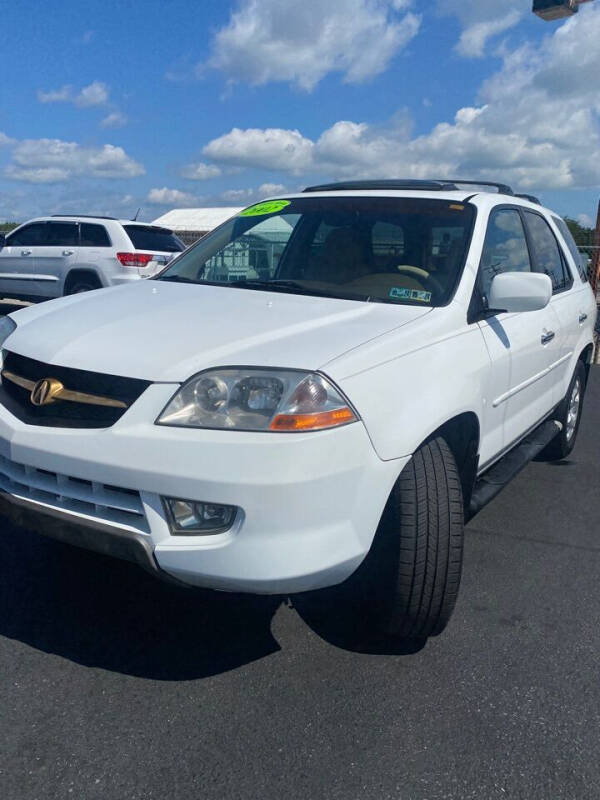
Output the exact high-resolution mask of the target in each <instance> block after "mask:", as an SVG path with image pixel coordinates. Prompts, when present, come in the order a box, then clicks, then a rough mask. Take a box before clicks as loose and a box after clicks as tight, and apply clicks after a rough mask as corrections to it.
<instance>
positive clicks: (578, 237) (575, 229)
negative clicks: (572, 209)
mask: <svg viewBox="0 0 600 800" xmlns="http://www.w3.org/2000/svg"><path fill="white" fill-rule="evenodd" d="M565 222H566V223H567V225H568V227H569V230H570V231H571V235H572V236H573V238H574V239H575V244H576V245H577V247H592V246H593V244H594V229H593V228H586V227H584V226H583V225H581V224H580V223H579V222H577V220H576V219H571V217H565Z"/></svg>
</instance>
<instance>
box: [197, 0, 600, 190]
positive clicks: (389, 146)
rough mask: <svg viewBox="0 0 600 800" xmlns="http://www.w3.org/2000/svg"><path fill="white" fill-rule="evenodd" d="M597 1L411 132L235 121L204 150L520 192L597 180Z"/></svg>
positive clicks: (259, 161)
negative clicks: (475, 95) (312, 134)
mask: <svg viewBox="0 0 600 800" xmlns="http://www.w3.org/2000/svg"><path fill="white" fill-rule="evenodd" d="M598 41H600V5H590V6H588V7H587V9H586V10H585V11H583V10H582V11H581V13H580V14H578V15H577V16H576V17H573V18H572V19H570V20H569V21H568V22H566V23H564V24H563V25H562V26H560V27H558V28H554V27H553V28H552V34H551V35H549V36H548V37H547V38H546V39H545V40H544V41H543V42H542V43H540V44H539V45H537V46H535V47H534V46H532V45H526V46H523V47H521V48H518V49H517V50H514V51H510V52H507V53H506V55H505V57H504V62H503V65H502V67H501V69H500V70H499V71H498V72H497V73H496V74H495V75H494V76H492V78H491V79H490V80H488V81H487V82H486V83H485V84H484V86H483V87H482V90H481V93H480V102H479V103H478V105H477V106H476V107H468V108H463V109H460V110H459V111H458V112H457V113H456V115H455V118H454V120H453V121H452V122H442V123H440V124H438V125H436V126H435V127H434V128H433V129H432V130H431V131H430V132H429V133H426V134H423V135H421V136H417V137H414V136H413V135H412V133H411V127H410V124H409V121H408V120H407V119H406V117H404V116H398V117H396V118H394V119H392V121H391V122H390V123H389V124H388V125H386V126H382V127H379V126H372V125H369V124H367V123H365V122H355V121H349V120H343V121H340V122H337V123H336V124H334V125H333V126H331V127H330V128H328V129H327V130H325V131H324V132H323V133H322V134H321V136H320V137H318V138H317V139H314V140H313V139H310V138H308V137H306V136H304V135H303V134H302V133H300V131H297V130H285V129H279V128H275V129H266V130H260V129H256V128H251V129H248V130H241V129H239V128H234V129H233V130H232V131H231V132H230V133H228V134H225V135H224V136H220V137H219V138H218V139H215V140H213V141H212V142H210V143H209V144H208V145H207V146H206V147H205V148H204V153H205V155H207V156H208V157H210V158H211V159H212V160H214V161H216V162H217V163H223V164H234V165H237V166H240V167H255V168H262V169H269V170H272V171H274V172H281V173H288V174H297V175H299V174H318V175H320V176H321V177H325V176H328V177H340V178H345V177H390V178H391V177H415V178H425V177H456V176H457V175H458V176H459V177H464V178H474V179H477V178H479V179H480V180H485V179H489V180H494V179H495V180H503V181H506V182H508V183H511V182H513V183H514V184H515V186H516V187H520V188H521V189H523V190H527V189H531V190H539V189H548V188H554V189H562V188H575V187H579V188H585V187H593V186H598V185H600V120H599V115H600V93H599V92H598V90H597V85H596V81H594V80H593V76H595V75H600V48H599V47H598V46H597V43H598Z"/></svg>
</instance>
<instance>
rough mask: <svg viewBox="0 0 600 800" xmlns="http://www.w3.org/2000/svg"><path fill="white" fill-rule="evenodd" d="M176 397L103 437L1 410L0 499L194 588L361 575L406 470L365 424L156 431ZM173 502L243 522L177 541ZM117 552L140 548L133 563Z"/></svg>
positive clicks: (144, 399) (299, 585)
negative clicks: (382, 454)
mask: <svg viewBox="0 0 600 800" xmlns="http://www.w3.org/2000/svg"><path fill="white" fill-rule="evenodd" d="M176 389H177V385H175V384H153V385H152V386H150V387H149V388H148V389H147V390H146V391H145V392H144V394H143V395H142V396H141V397H140V398H139V399H138V400H137V401H136V403H134V405H133V406H132V407H131V408H130V409H129V410H128V411H127V413H126V414H124V415H123V417H122V418H121V419H120V420H119V421H118V422H117V423H116V424H115V425H113V426H112V427H111V428H108V429H101V430H98V429H96V430H80V429H79V430H78V429H66V428H64V429H63V428H61V429H59V428H43V427H37V426H30V425H26V424H25V423H22V422H21V421H19V420H17V419H16V418H15V417H13V416H12V415H11V414H10V413H9V412H8V411H7V409H5V408H4V407H2V406H0V490H2V492H3V493H4V494H5V495H6V496H8V499H9V500H10V501H11V502H12V503H13V504H14V502H15V501H17V502H18V501H21V502H28V504H29V506H30V507H33V508H34V509H36V510H37V512H38V513H39V514H42V515H44V518H45V517H46V516H47V515H49V514H52V513H55V512H60V514H61V522H62V523H64V522H70V523H73V524H74V525H75V526H77V527H79V528H86V529H87V530H86V533H85V535H81V536H79V538H78V539H77V540H75V538H71V539H70V541H72V542H73V543H75V544H79V545H80V546H84V547H89V548H90V549H94V550H99V551H101V552H112V554H113V555H120V556H121V557H126V558H129V560H135V561H136V562H137V563H143V566H145V567H146V568H151V569H152V570H154V568H155V567H156V568H158V569H159V570H160V571H162V572H163V573H166V574H167V575H169V576H171V577H174V578H176V579H177V580H178V581H180V582H184V583H187V584H191V585H197V586H206V587H211V588H215V589H222V590H225V591H247V592H254V593H259V594H270V593H272V594H287V593H293V592H300V591H307V590H311V589H317V588H323V587H325V586H331V585H334V584H336V583H340V582H342V581H343V580H345V579H346V578H347V577H348V576H349V575H351V574H352V572H354V570H355V569H356V568H357V566H358V565H359V564H360V563H361V561H362V560H363V558H364V557H365V555H366V553H367V552H368V551H369V548H370V546H371V542H372V539H373V536H374V534H375V531H376V529H377V525H378V523H379V519H380V517H381V513H382V511H383V508H384V506H385V503H386V501H387V498H388V496H389V493H390V491H391V489H392V486H393V485H394V483H395V481H396V479H397V477H398V475H399V474H400V472H401V471H402V469H403V467H404V465H405V464H406V462H407V460H408V459H399V460H395V461H387V462H385V461H381V459H380V458H379V457H378V456H377V454H376V453H375V450H374V448H373V446H372V444H371V441H370V439H369V437H368V435H367V432H366V430H365V428H364V426H363V424H362V423H354V424H352V425H347V426H346V427H343V428H338V429H334V430H329V431H322V432H318V433H307V434H279V433H246V432H233V431H211V430H194V429H179V428H170V427H165V426H157V425H154V424H153V423H152V422H149V420H152V421H153V420H154V419H156V417H157V416H158V414H159V413H160V411H161V410H162V409H163V408H164V407H165V405H166V403H167V402H168V400H169V399H170V398H171V397H172V395H173V394H174V392H175V391H176ZM161 496H170V497H178V498H182V499H187V500H197V501H208V502H212V503H223V504H227V505H234V506H238V507H239V508H241V509H242V511H241V513H240V514H239V515H238V518H237V519H236V523H235V524H234V526H233V528H232V529H231V530H229V531H227V532H226V533H221V534H215V535H209V536H201V537H200V536H193V537H190V536H173V535H171V533H170V530H169V527H168V524H167V521H166V519H165V514H164V509H163V504H162V501H161ZM32 503H33V506H31V504H32ZM0 511H1V509H0ZM90 531H91V532H90ZM111 531H112V533H113V534H114V536H112V537H111ZM44 532H45V526H40V533H44ZM109 538H110V539H111V543H112V544H111V545H110V546H108V544H107V542H108V539H109ZM63 540H64V537H63ZM117 540H118V541H119V542H120V543H121V542H123V541H125V542H134V543H135V544H134V545H133V546H132V547H131V548H130V549H129V548H126V549H127V554H126V555H125V556H123V555H122V551H121V550H119V548H121V547H122V544H119V546H118V547H115V546H114V544H115V541H117ZM132 554H133V557H132Z"/></svg>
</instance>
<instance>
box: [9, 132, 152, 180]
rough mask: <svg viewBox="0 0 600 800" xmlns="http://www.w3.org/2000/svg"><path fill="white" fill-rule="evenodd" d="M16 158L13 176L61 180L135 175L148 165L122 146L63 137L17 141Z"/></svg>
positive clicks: (11, 165) (130, 176) (12, 166)
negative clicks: (91, 144) (82, 142)
mask: <svg viewBox="0 0 600 800" xmlns="http://www.w3.org/2000/svg"><path fill="white" fill-rule="evenodd" d="M12 156H13V162H12V163H11V164H9V165H8V167H6V169H5V175H6V177H7V178H10V179H12V180H19V181H26V182H28V183H58V182H62V181H68V180H70V179H72V178H75V177H94V178H133V177H136V176H138V175H143V174H144V172H145V170H144V167H143V166H142V165H141V164H139V163H138V162H137V161H134V159H132V158H131V157H130V156H128V155H127V153H126V152H125V151H124V150H123V148H122V147H115V145H112V144H105V145H102V146H101V147H84V146H82V145H80V144H77V143H76V142H64V141H62V140H61V139H24V140H22V141H18V142H15V143H14V144H13V151H12Z"/></svg>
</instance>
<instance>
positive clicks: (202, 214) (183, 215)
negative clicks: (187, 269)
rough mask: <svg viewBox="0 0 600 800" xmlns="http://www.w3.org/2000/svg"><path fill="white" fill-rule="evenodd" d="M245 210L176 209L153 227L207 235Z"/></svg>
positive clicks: (160, 218)
mask: <svg viewBox="0 0 600 800" xmlns="http://www.w3.org/2000/svg"><path fill="white" fill-rule="evenodd" d="M242 210H243V206H242V207H241V208H238V207H233V208H232V207H226V208H225V207H223V208H175V209H173V210H172V211H167V213H166V214H163V215H162V217H159V218H158V219H155V220H154V222H153V223H152V224H153V225H162V226H163V227H164V228H170V229H171V230H172V231H175V233H177V231H201V232H202V233H206V232H208V231H212V230H214V228H216V227H217V226H218V225H221V224H222V223H223V222H226V220H228V219H229V218H230V217H234V216H235V215H236V214H239V213H240V211H242Z"/></svg>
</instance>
